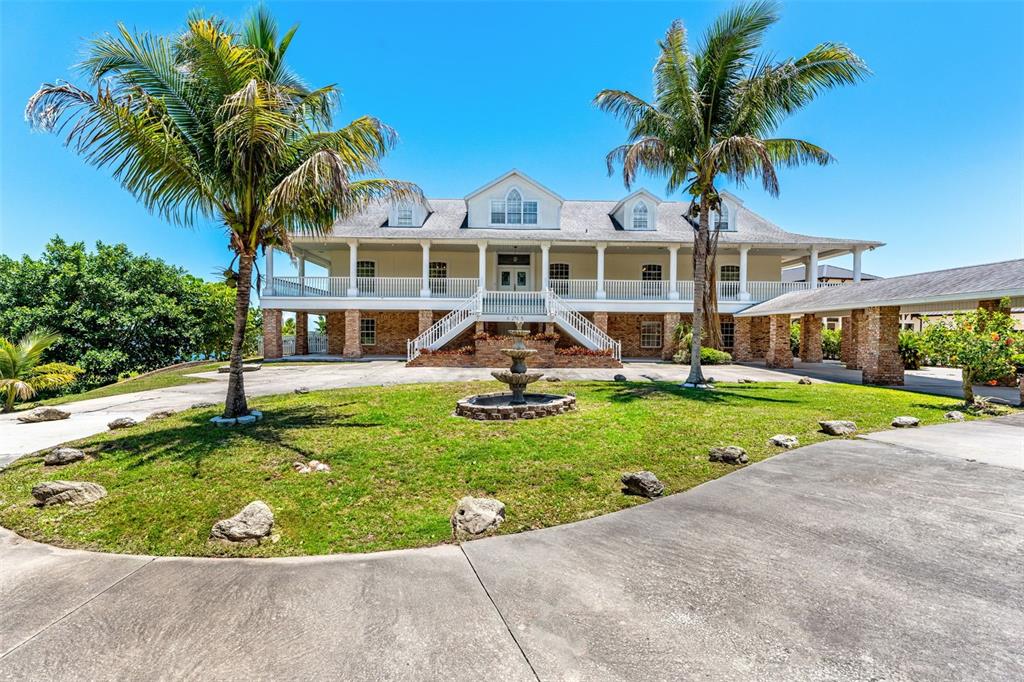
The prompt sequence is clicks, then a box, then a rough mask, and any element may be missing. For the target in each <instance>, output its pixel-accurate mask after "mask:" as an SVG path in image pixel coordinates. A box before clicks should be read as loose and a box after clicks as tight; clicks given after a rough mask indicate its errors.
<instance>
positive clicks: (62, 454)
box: [43, 447, 85, 467]
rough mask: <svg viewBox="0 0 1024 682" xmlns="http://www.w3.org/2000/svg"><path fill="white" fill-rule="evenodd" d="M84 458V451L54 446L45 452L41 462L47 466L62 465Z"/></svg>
mask: <svg viewBox="0 0 1024 682" xmlns="http://www.w3.org/2000/svg"><path fill="white" fill-rule="evenodd" d="M83 459H85V453H84V452H82V451H81V450H77V449H75V448H64V447H60V448H54V449H53V450H50V451H49V452H48V453H46V457H44V458H43V464H45V465H46V466H48V467H55V466H63V465H65V464H71V463H72V462H78V461H81V460H83Z"/></svg>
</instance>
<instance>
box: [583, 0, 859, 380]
mask: <svg viewBox="0 0 1024 682" xmlns="http://www.w3.org/2000/svg"><path fill="white" fill-rule="evenodd" d="M777 20H778V15H777V11H776V4H775V3H774V2H755V3H751V4H742V5H738V6H736V7H734V8H732V9H730V10H728V11H726V12H725V13H724V14H722V15H721V16H720V17H719V18H718V19H717V20H716V21H715V22H714V24H713V25H712V26H711V28H710V29H708V31H707V32H706V33H705V35H704V38H703V40H702V41H701V43H700V45H699V46H698V48H697V50H696V51H695V52H691V51H690V48H689V46H688V45H687V39H686V32H685V31H684V29H683V25H682V23H681V22H680V21H675V22H673V23H672V25H671V26H670V27H669V29H668V32H667V33H666V34H665V38H664V39H663V40H662V41H661V42H660V43H659V47H660V50H661V54H660V56H659V57H658V61H657V62H656V64H655V67H654V99H653V101H651V102H648V101H646V100H644V99H642V98H640V97H638V96H636V95H634V94H633V93H631V92H628V91H624V90H602V91H601V92H600V93H598V95H597V97H596V98H595V100H594V101H595V103H596V104H597V105H598V106H599V107H600V108H601V109H602V110H604V111H607V112H609V113H611V114H613V115H615V116H617V117H618V118H620V119H622V120H624V121H625V123H626V125H627V127H628V133H627V142H626V144H623V145H621V146H619V147H616V148H615V149H613V150H612V151H611V152H610V153H609V154H608V156H607V163H608V172H609V174H611V173H612V172H614V168H615V165H616V164H617V163H618V164H621V166H622V178H623V181H624V182H625V184H626V187H627V188H628V187H631V186H632V184H633V182H634V180H635V179H636V177H637V174H638V173H639V172H641V171H646V172H648V173H652V174H655V175H661V176H665V177H667V190H668V192H669V193H671V192H674V191H676V190H678V189H682V190H684V191H685V192H686V193H687V194H689V195H690V197H691V198H692V201H691V203H690V209H689V212H688V216H687V217H688V219H689V220H690V222H691V224H692V225H693V227H694V278H693V282H694V304H693V326H694V330H695V333H694V335H693V341H692V344H691V349H690V352H691V364H690V374H689V377H688V378H687V380H686V384H687V385H695V386H696V385H701V384H703V383H704V376H703V374H702V373H701V369H700V365H701V361H700V360H701V355H700V348H701V338H702V336H703V330H704V328H705V327H708V328H709V332H710V333H711V334H712V335H714V334H717V333H718V331H717V329H715V325H714V324H713V322H714V317H715V316H716V304H715V302H714V299H713V294H714V289H713V287H709V286H708V282H709V279H710V277H709V275H710V273H711V272H712V271H713V269H714V262H715V250H716V245H717V239H718V230H717V227H716V229H714V230H712V229H711V220H710V219H711V215H712V213H713V212H715V211H720V210H721V199H720V197H719V194H718V190H717V188H716V182H717V181H718V179H719V176H724V177H725V178H727V179H729V180H730V181H732V182H733V183H736V184H743V183H744V182H745V181H746V180H748V179H750V178H755V179H759V180H760V181H761V184H762V185H763V186H764V189H765V190H766V191H767V192H768V193H769V194H771V195H772V196H777V195H778V193H779V181H778V176H777V174H776V167H777V166H780V165H781V166H799V165H803V164H807V163H814V164H818V165H825V164H828V163H831V162H832V161H833V158H832V156H831V155H830V154H829V153H828V152H827V151H825V150H824V149H822V148H821V147H819V146H817V145H814V144H811V143H810V142H806V141H804V140H800V139H794V138H776V137H772V136H773V135H774V133H775V131H776V129H777V128H778V127H779V125H780V124H781V123H782V121H783V120H784V119H785V118H786V117H787V116H789V115H790V114H792V113H794V112H796V111H797V110H799V109H800V108H802V107H803V106H805V105H807V104H809V103H810V102H811V101H812V100H813V99H815V98H816V97H817V96H818V95H819V94H821V93H822V92H823V91H825V90H828V89H831V88H833V87H837V86H840V85H846V84H852V83H856V82H857V81H859V80H860V79H861V78H863V77H865V76H866V75H867V74H868V69H867V67H866V66H865V64H864V62H863V61H861V59H860V58H859V57H858V56H857V55H856V54H854V53H853V52H852V51H851V50H850V49H848V48H847V47H845V46H843V45H839V44H836V43H821V44H819V45H817V46H816V47H814V48H812V49H811V51H810V52H808V53H807V54H806V55H804V56H802V57H799V58H796V59H786V60H783V61H776V60H775V59H773V58H771V57H768V56H759V55H758V54H757V51H758V49H759V48H760V46H761V42H762V40H763V38H764V34H765V32H766V31H767V30H768V28H769V27H770V26H771V25H772V24H774V23H775V22H776V21H777Z"/></svg>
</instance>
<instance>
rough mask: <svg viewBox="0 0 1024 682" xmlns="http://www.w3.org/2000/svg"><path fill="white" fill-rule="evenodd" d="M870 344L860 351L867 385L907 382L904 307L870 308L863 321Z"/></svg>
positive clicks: (866, 311)
mask: <svg viewBox="0 0 1024 682" xmlns="http://www.w3.org/2000/svg"><path fill="white" fill-rule="evenodd" d="M861 325H862V329H861V330H859V331H862V333H861V334H859V336H861V337H862V338H863V339H864V340H865V341H866V343H864V344H862V345H861V346H860V348H859V350H858V356H859V357H860V361H861V363H862V365H863V367H862V371H863V379H862V382H863V383H865V384H876V385H882V386H902V385H903V359H902V358H901V357H900V342H899V338H900V308H899V306H882V307H873V308H867V309H866V310H865V311H864V320H863V321H862V322H861Z"/></svg>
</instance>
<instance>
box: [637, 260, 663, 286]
mask: <svg viewBox="0 0 1024 682" xmlns="http://www.w3.org/2000/svg"><path fill="white" fill-rule="evenodd" d="M640 279H642V280H643V281H645V282H657V281H661V266H660V265H658V264H657V263H647V264H646V265H642V266H641V267H640Z"/></svg>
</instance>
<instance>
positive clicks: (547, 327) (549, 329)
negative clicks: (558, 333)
mask: <svg viewBox="0 0 1024 682" xmlns="http://www.w3.org/2000/svg"><path fill="white" fill-rule="evenodd" d="M544 333H545V334H554V333H555V323H554V322H545V323H544Z"/></svg>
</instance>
